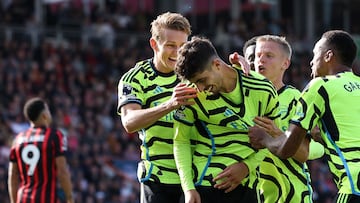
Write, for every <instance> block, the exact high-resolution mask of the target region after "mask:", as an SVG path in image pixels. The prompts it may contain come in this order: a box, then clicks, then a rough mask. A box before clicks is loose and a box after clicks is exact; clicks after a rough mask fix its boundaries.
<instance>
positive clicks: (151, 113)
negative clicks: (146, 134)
mask: <svg viewBox="0 0 360 203" xmlns="http://www.w3.org/2000/svg"><path fill="white" fill-rule="evenodd" d="M173 110H174V108H173V107H171V106H170V105H168V104H167V103H163V104H160V105H159V106H156V107H152V108H148V109H137V110H127V112H124V113H125V115H124V116H123V117H122V118H121V120H122V124H123V126H124V128H125V130H126V131H127V132H129V133H133V132H136V131H139V130H140V129H142V128H146V127H148V126H150V125H152V124H154V123H155V122H156V121H158V120H159V119H160V118H162V117H164V116H165V115H167V114H169V113H170V112H171V111H173ZM124 113H123V114H124ZM169 119H172V115H169Z"/></svg>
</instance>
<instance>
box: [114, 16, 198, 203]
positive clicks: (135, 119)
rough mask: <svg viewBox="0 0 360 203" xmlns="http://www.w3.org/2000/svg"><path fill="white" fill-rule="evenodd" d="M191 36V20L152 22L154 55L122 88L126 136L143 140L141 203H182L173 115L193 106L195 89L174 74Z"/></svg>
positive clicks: (124, 78)
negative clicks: (132, 134)
mask: <svg viewBox="0 0 360 203" xmlns="http://www.w3.org/2000/svg"><path fill="white" fill-rule="evenodd" d="M190 34H191V29H190V24H189V22H188V20H187V19H186V18H185V17H183V16H182V15H180V14H178V13H169V12H166V13H163V14H161V15H159V16H158V17H157V18H156V19H155V20H154V21H153V22H152V23H151V38H150V40H149V42H150V46H151V48H152V50H153V51H154V57H153V58H150V59H147V60H144V61H140V62H138V63H137V64H136V65H135V67H134V68H132V69H130V70H129V71H128V72H127V73H125V74H124V75H123V76H122V78H121V79H120V81H119V85H118V97H119V98H118V109H117V111H118V113H119V114H120V115H121V121H122V124H123V126H124V128H125V130H126V131H127V132H130V133H131V132H138V134H139V137H140V139H141V141H142V145H141V147H140V148H141V159H142V160H141V162H140V163H139V165H138V179H139V181H140V183H141V192H140V193H141V194H140V195H141V197H140V198H141V202H143V203H169V202H174V203H176V202H179V201H180V198H181V196H182V194H183V192H182V190H181V186H180V178H179V175H178V172H177V169H176V165H175V161H174V155H173V136H174V130H173V112H174V110H175V109H177V108H179V107H180V106H181V105H191V104H192V103H193V102H192V101H188V99H191V98H194V97H196V90H194V89H193V88H190V87H187V86H186V85H185V84H179V82H180V80H179V79H178V78H177V77H176V75H175V73H174V67H175V63H176V59H177V51H178V49H179V48H180V47H181V46H182V45H183V44H184V43H185V42H186V41H187V40H188V37H189V35H190Z"/></svg>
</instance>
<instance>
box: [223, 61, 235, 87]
mask: <svg viewBox="0 0 360 203" xmlns="http://www.w3.org/2000/svg"><path fill="white" fill-rule="evenodd" d="M237 77H238V74H237V71H236V70H235V69H234V68H232V67H231V66H227V68H224V77H223V79H224V92H226V93H229V92H232V91H233V90H234V89H235V87H236V83H237Z"/></svg>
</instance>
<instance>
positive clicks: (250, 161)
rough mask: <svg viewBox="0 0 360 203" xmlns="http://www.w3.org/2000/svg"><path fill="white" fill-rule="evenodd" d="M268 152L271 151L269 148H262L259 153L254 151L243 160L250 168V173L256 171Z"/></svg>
mask: <svg viewBox="0 0 360 203" xmlns="http://www.w3.org/2000/svg"><path fill="white" fill-rule="evenodd" d="M268 153H270V152H269V150H268V149H261V150H259V151H258V152H257V153H253V154H252V155H250V156H249V157H248V158H246V159H245V160H243V162H244V163H245V164H246V166H247V167H248V169H249V173H250V172H252V171H255V169H256V168H257V167H258V166H259V165H260V163H261V162H262V161H263V160H264V158H265V157H266V156H267V154H268Z"/></svg>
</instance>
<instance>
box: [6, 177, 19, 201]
mask: <svg viewBox="0 0 360 203" xmlns="http://www.w3.org/2000/svg"><path fill="white" fill-rule="evenodd" d="M18 186H19V179H18V177H16V176H13V175H10V176H9V178H8V190H9V197H10V202H11V203H15V202H16V193H17V190H18Z"/></svg>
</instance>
